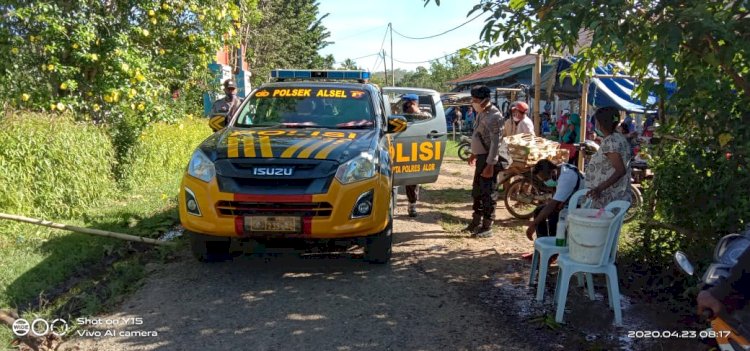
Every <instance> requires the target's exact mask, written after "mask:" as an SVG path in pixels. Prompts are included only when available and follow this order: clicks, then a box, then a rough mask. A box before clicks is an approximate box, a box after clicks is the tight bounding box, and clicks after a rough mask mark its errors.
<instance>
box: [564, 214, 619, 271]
mask: <svg viewBox="0 0 750 351" xmlns="http://www.w3.org/2000/svg"><path fill="white" fill-rule="evenodd" d="M597 213H599V210H598V209H588V208H579V209H575V210H572V211H570V212H569V213H568V218H567V222H568V248H569V251H568V252H569V254H570V259H571V260H574V261H576V262H579V263H585V264H599V259H600V258H601V257H602V250H604V244H606V243H607V234H608V233H609V225H610V224H611V223H612V219H613V218H614V217H615V216H614V214H612V212H609V211H604V212H603V213H602V214H601V216H600V217H599V218H596V215H597Z"/></svg>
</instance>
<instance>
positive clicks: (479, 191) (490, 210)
mask: <svg viewBox="0 0 750 351" xmlns="http://www.w3.org/2000/svg"><path fill="white" fill-rule="evenodd" d="M486 165H487V154H481V155H477V159H476V167H475V168H474V182H473V183H472V188H471V197H472V198H473V199H474V204H473V205H472V206H471V208H472V210H474V214H473V218H475V219H478V218H482V219H485V220H493V221H494V220H495V208H496V206H497V202H496V201H495V200H493V199H492V191H493V190H494V189H495V188H496V187H497V174H498V173H500V171H502V170H503V166H502V165H501V163H500V162H498V163H497V164H496V165H495V169H494V170H493V171H492V177H490V178H485V177H482V171H483V170H484V167H485V166H486Z"/></svg>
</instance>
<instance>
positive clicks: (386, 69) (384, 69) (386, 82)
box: [383, 49, 388, 86]
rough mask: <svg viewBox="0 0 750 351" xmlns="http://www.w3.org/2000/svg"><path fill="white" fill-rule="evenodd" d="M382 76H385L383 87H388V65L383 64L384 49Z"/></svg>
mask: <svg viewBox="0 0 750 351" xmlns="http://www.w3.org/2000/svg"><path fill="white" fill-rule="evenodd" d="M383 75H385V83H384V84H383V85H385V86H388V65H387V64H386V62H385V49H383Z"/></svg>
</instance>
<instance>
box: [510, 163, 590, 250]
mask: <svg viewBox="0 0 750 351" xmlns="http://www.w3.org/2000/svg"><path fill="white" fill-rule="evenodd" d="M532 174H534V175H535V176H536V177H538V178H539V179H542V180H544V185H546V186H548V187H550V188H555V195H553V196H552V199H550V200H549V202H547V204H546V205H544V207H542V206H540V207H537V209H536V210H534V222H532V223H531V224H530V225H529V227H528V228H527V229H526V237H528V238H529V240H534V232H536V235H537V237H541V236H554V235H556V234H557V220H558V218H559V215H560V211H562V209H564V208H565V207H566V206H567V205H568V200H570V196H571V195H573V193H575V192H576V191H577V190H579V189H583V183H584V182H583V176H582V175H581V173H580V172H579V171H578V168H576V167H575V166H573V165H570V164H567V163H563V164H561V165H560V166H557V165H555V164H554V163H552V161H550V160H541V161H539V162H537V164H536V165H534V169H533V170H532ZM524 257H525V256H524ZM529 257H530V256H529Z"/></svg>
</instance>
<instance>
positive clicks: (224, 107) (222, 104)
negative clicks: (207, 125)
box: [211, 79, 242, 119]
mask: <svg viewBox="0 0 750 351" xmlns="http://www.w3.org/2000/svg"><path fill="white" fill-rule="evenodd" d="M236 92H237V83H235V82H234V80H233V79H227V80H226V81H224V94H225V96H224V98H222V99H218V100H216V101H214V104H213V106H211V116H217V115H222V116H226V117H227V119H228V118H230V117H232V115H234V113H235V112H236V111H237V109H238V108H240V104H241V103H242V99H240V98H239V97H238V96H237V95H235V93H236Z"/></svg>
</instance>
